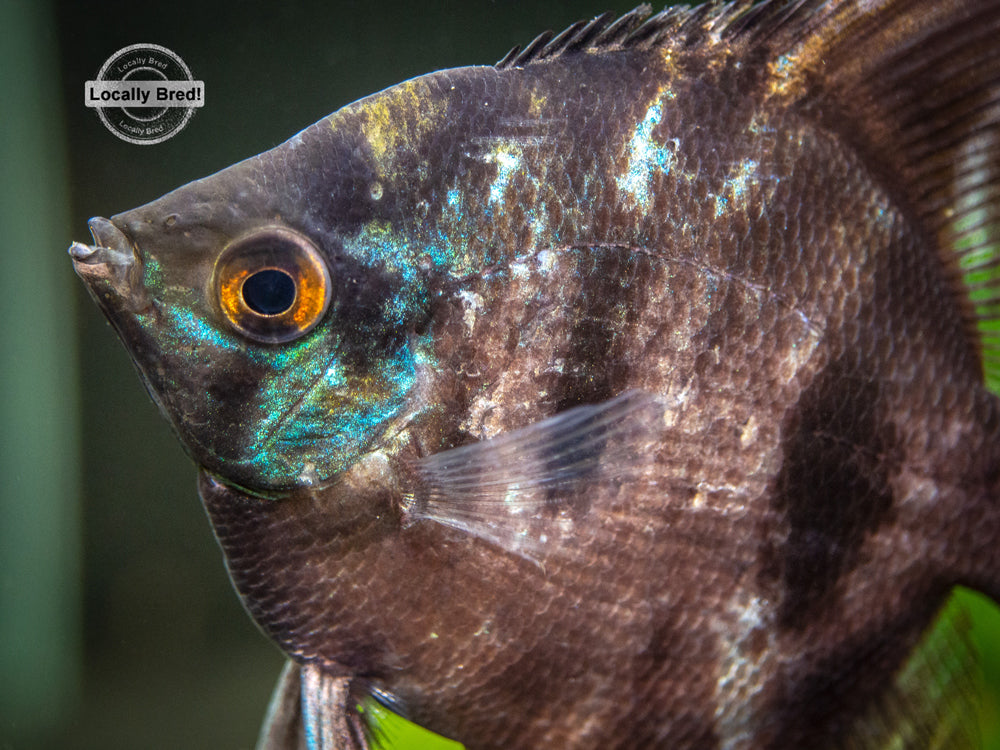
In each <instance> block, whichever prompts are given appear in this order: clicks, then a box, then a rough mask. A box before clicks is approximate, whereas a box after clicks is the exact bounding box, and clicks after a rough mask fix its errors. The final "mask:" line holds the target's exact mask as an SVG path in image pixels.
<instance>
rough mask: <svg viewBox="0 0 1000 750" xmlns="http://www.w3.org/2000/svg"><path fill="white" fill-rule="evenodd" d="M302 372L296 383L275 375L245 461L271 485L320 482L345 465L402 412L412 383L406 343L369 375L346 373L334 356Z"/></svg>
mask: <svg viewBox="0 0 1000 750" xmlns="http://www.w3.org/2000/svg"><path fill="white" fill-rule="evenodd" d="M304 359H305V360H308V357H306V358H304ZM306 369H308V373H301V374H300V375H299V376H298V377H296V378H295V382H294V383H292V382H289V379H288V378H286V377H282V375H284V374H286V373H287V371H286V372H279V375H278V377H276V378H275V379H274V380H273V381H272V382H271V383H270V384H269V385H268V387H267V388H266V391H265V393H264V394H262V397H261V401H260V403H259V408H260V410H261V412H262V413H265V414H267V417H266V418H265V419H264V420H263V421H262V422H261V423H260V424H259V426H258V428H257V429H256V430H255V436H254V438H253V439H252V440H253V444H254V445H255V446H256V448H257V450H256V454H255V455H253V456H252V457H250V458H249V460H248V463H250V465H252V466H253V468H254V470H255V471H256V472H257V473H259V475H260V476H261V477H262V479H263V480H264V481H265V482H267V483H268V484H272V485H290V484H305V485H312V484H319V483H322V482H324V481H327V480H329V479H330V478H331V477H333V476H335V475H336V474H337V473H339V472H341V471H344V470H346V469H347V468H349V467H350V466H351V464H352V463H354V461H356V460H357V458H358V457H359V456H360V455H361V454H362V453H363V452H364V451H365V450H367V449H368V448H369V447H370V444H371V443H372V441H377V440H378V438H379V437H380V435H381V434H382V432H383V431H384V430H385V429H386V427H387V426H388V425H389V423H390V422H391V421H392V420H393V419H394V418H396V417H397V416H398V415H399V413H400V410H401V409H402V407H403V405H404V403H405V401H406V396H407V394H408V393H409V391H410V389H411V388H412V386H413V384H414V382H415V380H416V362H415V358H414V356H413V353H412V352H411V350H410V349H409V347H408V346H404V347H403V348H402V349H400V351H399V352H397V353H396V354H394V355H393V356H391V357H388V358H385V359H381V360H378V361H377V362H375V363H373V366H372V372H370V373H365V374H361V375H359V374H356V373H350V372H348V371H347V370H346V369H345V368H344V366H343V364H342V363H341V362H340V361H339V360H338V359H337V358H336V357H331V358H329V359H328V360H327V361H326V362H324V363H322V365H321V366H319V367H312V368H306Z"/></svg>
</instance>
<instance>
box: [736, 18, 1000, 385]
mask: <svg viewBox="0 0 1000 750" xmlns="http://www.w3.org/2000/svg"><path fill="white" fill-rule="evenodd" d="M783 8H784V9H785V12H784V13H783V12H782V9H783ZM749 15H750V16H752V17H745V18H743V19H740V20H739V21H737V23H736V24H733V25H732V26H731V27H730V29H729V31H730V32H731V36H730V38H729V41H730V43H732V44H734V45H739V44H744V45H748V46H756V47H758V48H761V47H763V48H764V49H765V50H766V59H767V60H768V61H769V71H770V76H769V80H768V85H769V86H770V90H771V91H772V92H773V93H774V94H775V95H776V96H780V97H787V98H790V99H792V100H799V101H802V102H803V103H806V104H808V103H809V102H810V101H817V102H819V103H820V106H821V108H823V109H824V110H825V111H826V118H825V119H826V122H828V123H829V124H830V127H832V128H835V129H836V130H837V131H838V133H839V134H841V135H842V136H843V137H844V138H845V140H849V141H851V142H852V143H853V145H854V146H855V147H856V148H857V149H858V150H859V151H860V152H862V153H863V154H864V155H865V157H866V158H867V159H869V160H870V163H872V164H874V165H876V168H879V169H881V171H882V172H883V173H884V174H886V175H889V178H890V180H891V184H892V188H893V190H894V192H895V193H896V197H897V198H898V199H900V200H902V201H904V202H905V203H906V205H907V206H908V208H909V210H910V212H911V215H913V216H914V217H915V218H916V219H917V220H918V221H919V222H921V224H922V225H923V227H924V229H925V231H926V233H927V236H928V237H929V238H931V240H932V242H934V243H935V245H936V248H937V251H938V255H939V257H940V259H941V261H942V265H943V268H944V271H945V274H946V276H947V278H948V280H949V281H950V283H951V284H952V287H953V290H954V293H955V297H956V299H957V300H958V302H959V305H960V306H961V308H962V311H963V315H964V317H965V321H966V333H967V335H968V337H969V341H970V343H971V344H972V346H973V347H974V348H975V350H976V351H978V352H979V353H980V355H981V361H982V363H983V365H984V376H985V379H986V382H987V384H988V385H989V386H990V388H991V389H992V390H993V391H994V392H1000V41H998V40H1000V3H998V2H996V1H995V0H944V1H942V0H871V1H869V2H831V3H828V4H817V3H814V2H798V3H791V4H789V5H783V4H779V3H765V4H764V5H763V6H761V7H760V10H757V9H755V11H754V12H753V13H751V14H749Z"/></svg>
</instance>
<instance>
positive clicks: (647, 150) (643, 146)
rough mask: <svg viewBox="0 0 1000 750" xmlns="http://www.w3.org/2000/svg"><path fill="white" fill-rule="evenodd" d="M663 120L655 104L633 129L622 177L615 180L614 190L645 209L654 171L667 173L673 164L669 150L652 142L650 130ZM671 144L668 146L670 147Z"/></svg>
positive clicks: (672, 153) (672, 150)
mask: <svg viewBox="0 0 1000 750" xmlns="http://www.w3.org/2000/svg"><path fill="white" fill-rule="evenodd" d="M662 118H663V107H662V105H661V104H660V102H655V103H654V104H653V105H652V106H650V108H649V109H648V110H646V116H645V117H643V118H642V122H640V123H639V125H638V126H637V127H636V129H635V132H634V133H633V134H632V138H631V139H630V140H629V145H628V154H629V158H628V168H627V170H626V172H625V174H624V175H621V176H620V177H617V178H616V180H617V182H618V189H619V190H621V191H622V192H624V193H627V194H628V195H629V196H630V197H631V198H632V201H633V202H634V203H636V204H638V205H639V206H641V207H642V208H643V210H649V203H650V195H651V192H652V187H653V176H654V175H655V174H656V172H660V173H662V174H669V173H670V170H671V169H672V168H673V166H674V164H675V163H676V161H677V156H676V154H675V152H674V149H673V148H667V147H666V146H665V144H659V143H657V142H656V141H655V140H654V139H653V128H655V127H656V126H657V125H658V124H659V123H660V120H661V119H662ZM674 145H675V144H674V142H671V146H674Z"/></svg>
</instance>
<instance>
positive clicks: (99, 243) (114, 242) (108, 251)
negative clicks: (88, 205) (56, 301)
mask: <svg viewBox="0 0 1000 750" xmlns="http://www.w3.org/2000/svg"><path fill="white" fill-rule="evenodd" d="M88 226H89V227H90V234H91V235H92V236H93V238H94V244H93V245H85V244H84V243H82V242H74V243H73V244H72V245H70V246H69V254H70V257H71V258H72V259H73V268H74V270H76V273H77V274H78V275H79V276H80V278H82V279H83V280H84V281H85V282H87V285H88V286H89V287H90V288H91V290H92V291H93V292H94V294H95V295H96V296H98V297H99V298H104V300H105V301H107V298H106V296H105V295H106V294H107V293H108V292H112V293H114V294H115V295H117V296H118V297H119V298H121V300H122V301H123V302H133V303H134V302H135V300H134V297H135V296H136V288H137V284H136V282H137V280H138V271H139V267H140V262H139V259H138V257H137V255H136V252H135V248H134V247H133V245H132V243H131V242H130V241H129V238H128V237H126V236H125V233H124V232H122V230H121V229H119V228H118V227H117V226H115V224H114V223H113V222H111V221H110V220H108V219H105V218H102V217H100V216H95V217H94V218H93V219H91V220H90V221H89V222H88ZM99 301H100V300H99Z"/></svg>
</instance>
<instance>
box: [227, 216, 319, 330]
mask: <svg viewBox="0 0 1000 750" xmlns="http://www.w3.org/2000/svg"><path fill="white" fill-rule="evenodd" d="M213 289H214V290H215V294H216V299H217V301H218V304H219V308H220V309H221V310H222V314H223V316H224V317H225V318H226V320H227V321H228V322H229V324H230V325H232V327H233V328H235V329H236V330H237V331H238V332H239V333H241V334H242V335H244V336H246V337H247V338H249V339H252V340H253V341H259V342H261V343H266V344H280V343H283V342H285V341H292V340H293V339H296V338H298V337H300V336H303V335H305V334H306V333H308V332H309V331H310V330H312V329H313V327H315V325H316V324H317V323H319V321H320V320H321V319H322V318H323V314H324V313H325V312H326V309H327V307H329V304H330V273H329V271H328V270H327V267H326V263H325V262H324V260H323V256H322V255H321V254H320V252H319V250H318V249H317V248H316V246H315V245H314V244H313V243H312V242H311V241H310V240H309V239H308V238H306V237H304V236H303V235H301V234H299V233H298V232H295V231H293V230H291V229H286V228H284V227H265V228H264V229H260V230H257V231H255V232H253V233H252V234H249V235H245V236H243V237H240V238H239V239H237V240H234V241H233V242H232V243H230V244H229V245H228V246H227V247H226V249H225V250H223V251H222V254H221V255H220V256H219V260H218V261H217V262H216V265H215V273H214V275H213Z"/></svg>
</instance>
